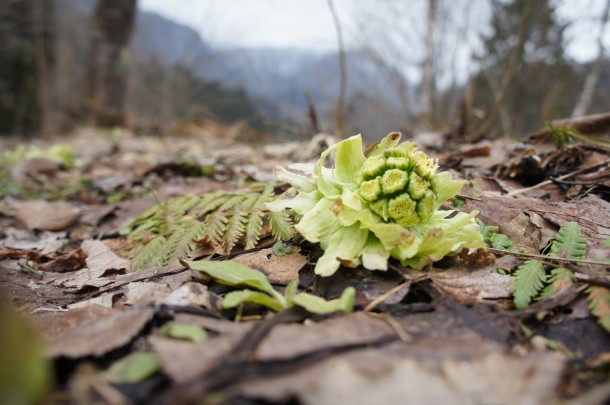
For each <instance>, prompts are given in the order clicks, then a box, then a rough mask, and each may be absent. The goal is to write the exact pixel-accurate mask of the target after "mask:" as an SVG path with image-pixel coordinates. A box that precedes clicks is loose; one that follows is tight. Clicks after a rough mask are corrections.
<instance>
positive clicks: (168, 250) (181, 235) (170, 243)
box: [159, 220, 205, 265]
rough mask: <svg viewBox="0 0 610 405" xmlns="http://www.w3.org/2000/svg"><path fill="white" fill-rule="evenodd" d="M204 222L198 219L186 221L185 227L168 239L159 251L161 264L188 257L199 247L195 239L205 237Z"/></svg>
mask: <svg viewBox="0 0 610 405" xmlns="http://www.w3.org/2000/svg"><path fill="white" fill-rule="evenodd" d="M204 231H205V227H204V224H203V223H202V222H199V221H196V220H190V221H184V224H183V227H182V228H181V229H179V230H177V231H176V232H174V233H172V235H171V236H170V237H169V238H168V239H167V242H166V243H165V245H164V246H163V248H162V249H161V250H160V252H159V257H160V259H159V261H160V263H161V265H166V264H172V263H174V262H177V261H178V259H182V258H185V257H187V256H188V255H189V254H190V253H191V252H192V251H193V250H195V248H196V247H197V245H196V243H195V241H196V240H199V239H201V238H202V237H203V232H204Z"/></svg>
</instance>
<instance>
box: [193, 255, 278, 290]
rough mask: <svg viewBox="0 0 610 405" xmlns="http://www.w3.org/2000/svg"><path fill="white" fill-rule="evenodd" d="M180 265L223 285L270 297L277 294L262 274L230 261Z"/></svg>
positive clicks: (202, 261) (201, 261) (203, 261)
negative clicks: (199, 272)
mask: <svg viewBox="0 0 610 405" xmlns="http://www.w3.org/2000/svg"><path fill="white" fill-rule="evenodd" d="M181 263H182V264H183V265H185V266H186V267H188V268H189V269H193V270H199V271H202V272H204V273H206V274H208V275H210V276H211V277H212V278H214V279H216V280H218V281H220V282H221V283H223V284H227V285H231V286H239V285H247V286H250V287H254V288H256V289H257V290H260V291H263V292H266V293H267V294H269V295H272V296H273V295H276V294H277V291H275V290H274V289H273V287H272V286H271V284H270V283H269V281H268V280H267V277H265V275H264V274H263V273H261V272H260V271H258V270H254V269H251V268H249V267H248V266H244V265H243V264H240V263H237V262H233V261H231V260H225V261H208V260H199V261H196V262H194V261H186V260H182V261H181Z"/></svg>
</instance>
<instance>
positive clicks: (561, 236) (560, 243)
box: [551, 222, 587, 259]
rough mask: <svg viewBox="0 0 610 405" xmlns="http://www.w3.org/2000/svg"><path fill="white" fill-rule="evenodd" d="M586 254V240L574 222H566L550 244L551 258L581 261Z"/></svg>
mask: <svg viewBox="0 0 610 405" xmlns="http://www.w3.org/2000/svg"><path fill="white" fill-rule="evenodd" d="M586 254H587V240H586V239H585V237H584V236H583V234H582V232H581V231H580V226H579V225H578V223H576V222H568V223H567V224H565V225H564V226H562V227H561V228H560V229H559V232H557V235H556V236H555V240H554V241H553V242H551V256H555V257H562V256H563V257H565V255H567V257H568V258H570V259H583V258H584V257H585V256H586Z"/></svg>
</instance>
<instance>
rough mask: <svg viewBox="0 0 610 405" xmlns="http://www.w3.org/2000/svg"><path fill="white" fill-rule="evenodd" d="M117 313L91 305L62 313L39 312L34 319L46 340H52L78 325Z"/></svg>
mask: <svg viewBox="0 0 610 405" xmlns="http://www.w3.org/2000/svg"><path fill="white" fill-rule="evenodd" d="M115 312H116V310H113V309H110V308H104V307H101V306H99V305H91V306H88V307H86V308H74V309H70V310H68V311H61V312H39V313H37V315H36V316H33V317H32V319H33V320H34V323H35V325H36V326H37V327H38V329H39V330H40V331H41V333H42V334H43V335H44V336H45V337H46V338H52V337H55V336H58V335H61V334H63V333H66V332H67V331H69V330H70V329H72V328H74V327H76V326H78V325H81V324H85V323H88V322H95V321H97V320H98V319H103V318H106V317H108V316H110V315H112V314H114V313H115Z"/></svg>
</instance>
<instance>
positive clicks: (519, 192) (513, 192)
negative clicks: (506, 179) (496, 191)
mask: <svg viewBox="0 0 610 405" xmlns="http://www.w3.org/2000/svg"><path fill="white" fill-rule="evenodd" d="M608 164H610V160H606V161H605V162H602V163H598V164H596V165H593V166H588V167H582V168H580V169H578V170H575V171H573V172H571V173H567V174H564V175H563V176H559V177H556V178H555V180H564V179H568V178H570V177H572V176H576V175H577V174H580V173H583V172H586V171H588V170H592V169H597V168H599V167H603V166H606V165H608ZM552 183H553V181H552V180H545V181H543V182H540V183H538V184H535V185H533V186H531V187H525V188H520V189H518V190H513V191H511V192H509V193H506V194H505V196H506V197H513V196H515V195H517V194H523V193H527V192H528V191H531V190H535V189H537V188H540V187H544V186H547V185H549V184H552Z"/></svg>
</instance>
